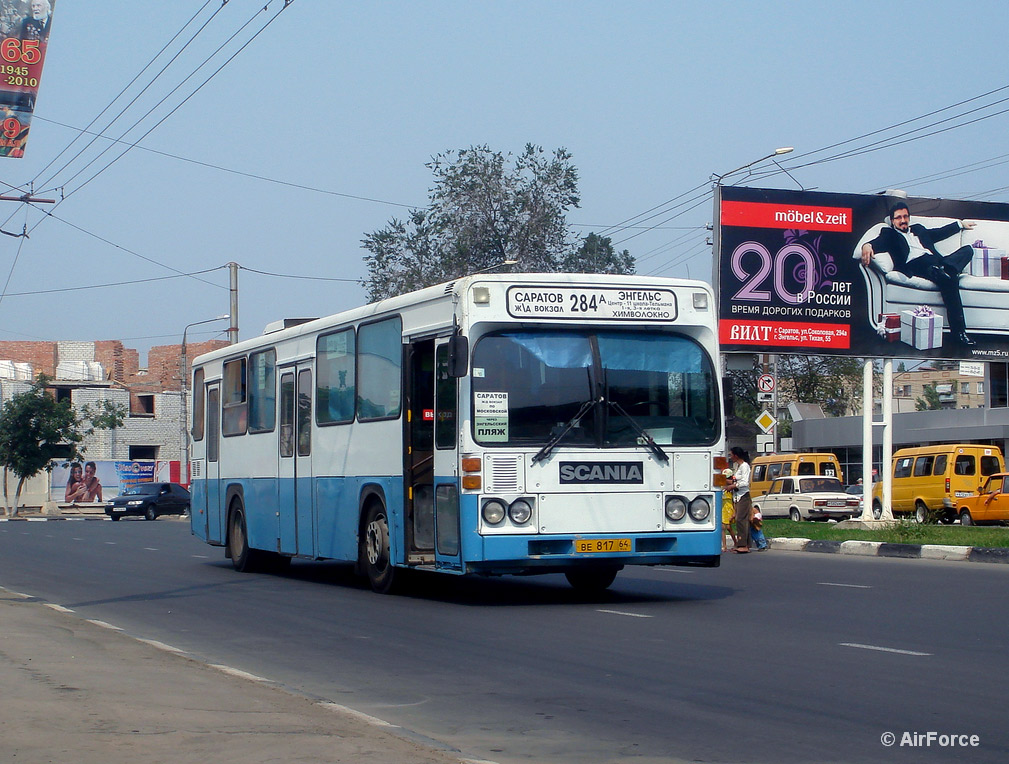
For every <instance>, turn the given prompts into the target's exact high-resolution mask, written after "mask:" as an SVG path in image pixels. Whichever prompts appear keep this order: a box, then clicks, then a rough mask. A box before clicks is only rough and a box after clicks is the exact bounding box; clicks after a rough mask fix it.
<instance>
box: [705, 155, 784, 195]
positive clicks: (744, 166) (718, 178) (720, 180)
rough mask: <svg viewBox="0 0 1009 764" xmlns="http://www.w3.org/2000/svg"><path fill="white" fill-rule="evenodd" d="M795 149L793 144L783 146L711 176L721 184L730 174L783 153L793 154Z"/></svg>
mask: <svg viewBox="0 0 1009 764" xmlns="http://www.w3.org/2000/svg"><path fill="white" fill-rule="evenodd" d="M793 151H795V149H794V148H793V147H792V146H783V147H782V148H780V149H775V150H774V151H772V152H771V153H770V154H768V155H767V156H766V157H761V158H760V159H754V160H753V161H752V162H750V163H749V164H744V165H743V166H742V167H737V168H736V169H735V170H729V172H723V173H722V174H721V175H712V176H711V177H712V178H714V180H715V185H718V186H720V185H722V178H727V177H729V176H730V175H735V174H736V173H737V172H740V171H741V170H748V169H749V168H751V167H753V165H755V164H760V163H761V162H763V161H765V160H767V159H772V158H774V157H778V156H781V155H782V154H791V153H792V152H793Z"/></svg>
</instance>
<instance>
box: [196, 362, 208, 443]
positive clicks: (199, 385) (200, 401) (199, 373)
mask: <svg viewBox="0 0 1009 764" xmlns="http://www.w3.org/2000/svg"><path fill="white" fill-rule="evenodd" d="M203 379H204V372H203V369H197V370H196V372H195V373H194V374H193V440H203V423H204V421H205V419H204V417H205V415H206V411H207V407H206V405H205V404H206V400H207V399H206V398H205V397H204V396H206V394H207V393H206V390H204V389H203Z"/></svg>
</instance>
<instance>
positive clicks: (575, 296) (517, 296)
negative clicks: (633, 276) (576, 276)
mask: <svg viewBox="0 0 1009 764" xmlns="http://www.w3.org/2000/svg"><path fill="white" fill-rule="evenodd" d="M507 297H508V299H507V304H508V315H510V316H512V317H514V318H567V319H580V320H586V319H593V320H604V321H672V320H674V319H675V318H676V295H675V294H674V293H673V292H672V291H671V290H669V289H647V288H644V287H640V288H637V289H616V288H612V287H599V288H592V287H545V286H543V287H539V286H521V287H520V286H513V287H509V288H508V295H507Z"/></svg>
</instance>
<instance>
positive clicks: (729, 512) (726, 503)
mask: <svg viewBox="0 0 1009 764" xmlns="http://www.w3.org/2000/svg"><path fill="white" fill-rule="evenodd" d="M722 476H723V477H725V478H731V477H732V470H730V469H729V468H725V469H724V470H722ZM735 520H736V508H735V507H734V506H733V504H732V489H731V488H730V487H729V486H728V485H727V486H725V490H723V491H722V551H723V552H728V551H729V547H728V545H727V544H726V543H725V534H726V533H728V534H729V535H730V536H731V537H732V548H733V549H735V547H736V523H735Z"/></svg>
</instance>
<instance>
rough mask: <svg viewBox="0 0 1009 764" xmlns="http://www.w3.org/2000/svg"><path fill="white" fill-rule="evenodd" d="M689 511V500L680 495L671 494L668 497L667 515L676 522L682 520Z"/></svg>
mask: <svg viewBox="0 0 1009 764" xmlns="http://www.w3.org/2000/svg"><path fill="white" fill-rule="evenodd" d="M686 512H687V502H685V501H684V500H683V499H682V498H681V497H679V496H670V497H668V498H667V499H666V517H668V518H669V519H670V520H672V521H673V522H674V523H675V522H677V521H679V520H682V519H683V515H684V514H686Z"/></svg>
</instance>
